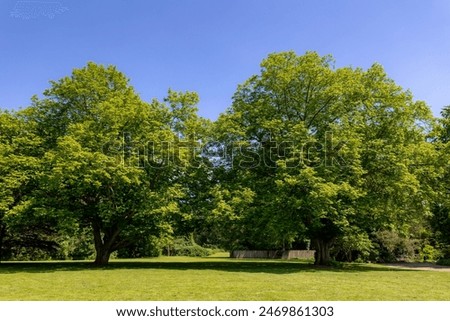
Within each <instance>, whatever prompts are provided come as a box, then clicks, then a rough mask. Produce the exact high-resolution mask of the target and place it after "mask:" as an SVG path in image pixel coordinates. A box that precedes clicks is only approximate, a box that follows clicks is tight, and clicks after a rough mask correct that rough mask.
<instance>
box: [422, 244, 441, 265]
mask: <svg viewBox="0 0 450 321" xmlns="http://www.w3.org/2000/svg"><path fill="white" fill-rule="evenodd" d="M419 256H420V260H421V261H423V262H436V261H437V260H438V259H439V258H440V257H441V256H442V252H441V251H440V250H439V249H436V248H435V247H433V246H431V245H430V244H426V245H424V247H423V248H422V249H421V251H420V253H419Z"/></svg>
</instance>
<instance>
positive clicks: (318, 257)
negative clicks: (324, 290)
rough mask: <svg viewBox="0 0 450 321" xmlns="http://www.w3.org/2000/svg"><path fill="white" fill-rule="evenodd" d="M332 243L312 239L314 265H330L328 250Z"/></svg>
mask: <svg viewBox="0 0 450 321" xmlns="http://www.w3.org/2000/svg"><path fill="white" fill-rule="evenodd" d="M332 243H333V242H332V241H331V240H328V241H327V240H323V239H314V240H313V246H314V249H315V250H316V252H315V253H314V264H315V265H330V264H331V256H330V248H331V244H332Z"/></svg>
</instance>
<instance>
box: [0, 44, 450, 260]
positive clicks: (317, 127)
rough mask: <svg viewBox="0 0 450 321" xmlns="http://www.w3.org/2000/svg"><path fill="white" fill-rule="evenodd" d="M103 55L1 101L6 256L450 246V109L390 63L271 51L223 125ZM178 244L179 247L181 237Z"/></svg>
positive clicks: (438, 252) (394, 255)
mask: <svg viewBox="0 0 450 321" xmlns="http://www.w3.org/2000/svg"><path fill="white" fill-rule="evenodd" d="M198 102H199V97H198V95H197V94H196V93H194V92H176V91H173V90H169V91H168V93H167V97H166V98H165V99H163V100H162V101H159V100H156V99H154V100H152V101H150V102H145V101H143V100H142V99H141V98H140V96H139V95H138V94H137V93H136V91H135V90H134V88H133V87H132V86H131V85H130V82H129V80H128V79H127V77H126V76H125V75H124V74H123V73H121V72H120V71H118V70H117V69H116V67H114V66H103V65H98V64H95V63H88V64H87V65H86V66H85V67H83V68H81V69H74V70H73V72H72V74H71V75H70V76H68V77H64V78H62V79H60V80H57V81H51V82H50V87H49V88H48V89H47V90H45V91H44V92H43V95H42V97H38V96H34V97H33V98H32V99H31V103H30V106H29V107H27V108H24V109H22V110H19V111H6V110H2V111H1V112H0V260H1V259H24V258H25V259H42V258H64V259H65V258H86V257H89V256H90V255H92V254H93V255H94V257H95V263H96V264H97V265H104V264H107V263H108V261H109V259H110V257H111V255H112V254H113V253H118V255H119V256H126V257H134V256H146V255H158V254H160V253H161V252H163V251H164V252H165V253H166V254H170V253H171V252H173V251H174V250H175V249H176V247H177V246H178V247H179V248H180V247H183V246H184V247H185V248H186V247H190V250H191V251H194V252H196V253H197V254H199V253H200V254H202V253H204V251H203V250H204V249H205V248H222V249H226V250H233V249H275V250H285V249H304V248H312V249H315V250H316V258H315V263H316V264H329V263H330V262H331V261H332V260H347V261H351V260H356V259H358V260H374V261H386V260H395V259H402V258H404V257H407V256H410V257H412V256H415V257H416V258H417V256H421V259H438V258H443V259H446V258H450V257H449V256H450V251H449V245H450V216H449V208H450V207H449V206H450V204H449V200H448V193H449V183H448V182H449V173H450V171H449V160H448V157H447V155H448V151H449V148H450V143H449V140H450V108H448V107H444V108H443V110H442V117H440V118H435V117H433V115H432V113H431V111H430V109H429V107H428V106H427V105H426V104H425V103H424V102H421V101H415V100H414V99H413V95H412V93H411V92H410V91H407V90H403V89H402V88H401V87H400V86H398V85H397V84H396V83H395V82H394V81H393V80H392V79H390V78H389V77H388V76H387V74H386V73H385V71H384V70H383V68H382V66H381V65H379V64H374V65H372V66H371V67H370V68H368V69H367V70H363V69H362V68H352V67H342V68H336V67H335V66H334V60H333V58H332V57H331V56H320V55H318V54H317V53H315V52H307V53H305V54H304V55H301V56H300V55H297V54H295V53H294V52H281V53H274V54H270V55H269V56H268V57H267V58H266V59H264V60H263V61H262V63H261V70H260V73H259V74H257V75H254V76H251V77H250V78H249V79H248V80H247V81H245V82H244V83H243V84H240V85H239V86H238V87H237V90H236V92H235V94H234V96H233V100H232V104H231V106H230V107H229V108H228V109H227V110H226V111H224V112H223V113H222V114H221V115H220V116H219V118H218V119H217V120H216V121H211V120H208V119H204V118H202V117H200V116H199V115H198V108H197V105H198ZM177 244H178V245H177Z"/></svg>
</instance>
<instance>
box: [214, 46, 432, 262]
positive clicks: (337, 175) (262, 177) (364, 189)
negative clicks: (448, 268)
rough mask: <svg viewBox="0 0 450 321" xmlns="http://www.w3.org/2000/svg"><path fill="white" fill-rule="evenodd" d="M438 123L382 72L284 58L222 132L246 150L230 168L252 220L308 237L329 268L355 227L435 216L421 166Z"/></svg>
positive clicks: (227, 117)
mask: <svg viewBox="0 0 450 321" xmlns="http://www.w3.org/2000/svg"><path fill="white" fill-rule="evenodd" d="M430 119H431V112H430V111H429V109H428V107H427V106H425V105H424V104H423V103H421V102H414V101H413V100H412V95H411V93H409V92H407V91H403V90H402V89H401V88H400V87H399V86H397V85H396V84H395V83H394V82H393V81H392V80H391V79H389V78H388V77H387V76H386V74H385V72H384V71H383V68H382V67H381V66H380V65H378V64H375V65H373V66H372V67H371V68H369V69H368V70H367V71H363V70H362V69H358V68H357V69H352V68H347V67H346V68H334V66H333V60H332V57H331V56H324V57H320V56H319V55H318V54H316V53H314V52H308V53H306V54H305V55H303V56H297V55H296V54H295V53H293V52H284V53H277V54H271V55H269V57H268V58H267V59H265V60H264V61H263V62H262V64H261V73H260V75H256V76H252V77H251V78H249V80H247V81H246V82H245V83H244V84H242V85H240V86H239V87H238V90H237V92H236V93H235V95H234V98H233V105H232V107H231V108H230V109H229V110H228V111H227V112H226V113H225V114H223V115H221V117H220V118H219V121H218V126H219V128H222V133H223V135H222V136H223V138H222V141H223V142H224V144H225V145H228V146H230V145H234V146H237V145H239V148H237V149H236V148H235V150H236V151H237V153H235V154H234V155H233V157H232V159H231V161H230V162H228V165H227V166H228V167H227V168H228V169H229V171H235V172H238V173H239V174H238V175H237V177H239V180H240V181H241V182H242V184H244V185H245V186H247V187H249V188H251V189H252V191H254V192H255V193H256V197H255V204H256V206H255V208H256V209H257V210H255V212H253V213H252V212H251V211H250V212H249V213H248V215H250V216H257V217H259V219H263V220H266V221H271V220H272V221H273V220H275V221H276V222H278V223H277V224H275V225H272V226H273V228H272V230H273V232H272V233H270V234H271V235H274V236H276V235H277V233H278V237H280V236H281V235H280V234H284V236H285V239H289V240H290V241H292V240H293V239H294V238H296V237H297V238H302V237H304V236H306V237H308V238H309V239H311V242H312V245H313V247H314V248H315V250H316V264H328V263H329V262H330V260H331V256H330V248H331V246H332V244H333V242H334V240H335V239H336V238H337V237H338V236H340V235H343V234H345V233H346V232H348V231H350V230H352V231H353V232H354V229H350V228H349V227H350V226H356V227H358V228H359V229H360V230H362V231H373V230H376V229H378V228H380V227H382V226H387V225H391V226H395V227H400V226H401V225H404V224H406V223H407V222H408V221H409V220H410V219H411V218H412V217H413V218H416V217H418V216H420V215H422V213H423V212H424V211H425V212H426V211H428V210H429V209H428V205H429V203H427V202H424V200H425V195H424V194H425V193H421V191H420V180H419V179H418V177H419V175H420V174H421V172H420V171H418V170H417V169H416V168H415V165H417V163H415V162H416V161H420V162H422V160H423V159H422V156H423V155H426V154H427V153H428V152H429V151H430V148H429V145H427V142H426V141H425V130H424V126H425V125H427V124H428V123H429V121H430ZM417 147H419V148H417ZM267 227H269V226H266V230H265V228H264V227H263V228H262V229H261V230H260V233H266V232H267ZM353 232H352V233H353Z"/></svg>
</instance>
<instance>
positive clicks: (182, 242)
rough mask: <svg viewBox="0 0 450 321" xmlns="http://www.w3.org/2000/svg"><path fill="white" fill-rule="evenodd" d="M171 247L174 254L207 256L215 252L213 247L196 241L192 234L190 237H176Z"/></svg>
mask: <svg viewBox="0 0 450 321" xmlns="http://www.w3.org/2000/svg"><path fill="white" fill-rule="evenodd" d="M171 247H172V249H171V252H170V254H171V255H172V256H191V257H206V256H209V255H210V254H212V253H213V251H212V250H211V249H208V248H204V247H202V246H200V245H198V244H197V243H195V241H194V239H193V236H192V235H191V237H189V238H177V239H175V240H174V241H173V244H172V246H171Z"/></svg>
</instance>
